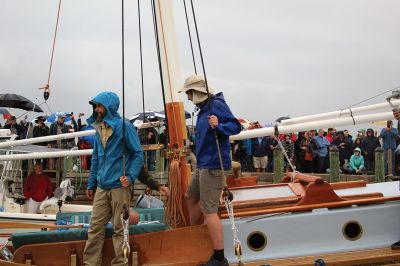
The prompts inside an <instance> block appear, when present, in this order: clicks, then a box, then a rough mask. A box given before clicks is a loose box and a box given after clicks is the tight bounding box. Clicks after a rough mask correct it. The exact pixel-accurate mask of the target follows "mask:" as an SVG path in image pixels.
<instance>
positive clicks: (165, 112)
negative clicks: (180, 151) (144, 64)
mask: <svg viewBox="0 0 400 266" xmlns="http://www.w3.org/2000/svg"><path fill="white" fill-rule="evenodd" d="M151 11H152V14H153V26H154V35H155V41H156V48H157V59H158V70H159V74H160V82H161V90H162V96H163V104H164V114H165V128H166V129H168V116H167V104H166V101H165V89H164V78H163V72H162V66H161V54H160V41H159V39H158V26H157V15H156V7H155V2H154V0H151ZM165 135H166V138H167V143H169V134H165Z"/></svg>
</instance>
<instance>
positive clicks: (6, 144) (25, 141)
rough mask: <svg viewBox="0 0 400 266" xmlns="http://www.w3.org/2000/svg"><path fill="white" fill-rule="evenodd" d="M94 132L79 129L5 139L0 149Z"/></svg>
mask: <svg viewBox="0 0 400 266" xmlns="http://www.w3.org/2000/svg"><path fill="white" fill-rule="evenodd" d="M94 134H96V130H94V129H92V130H85V131H79V132H73V133H64V134H58V135H51V136H45V137H37V138H31V139H21V140H12V141H6V142H2V143H0V149H3V148H9V147H15V146H22V145H28V144H35V143H40V142H49V141H53V140H60V139H73V138H77V137H84V136H90V135H94Z"/></svg>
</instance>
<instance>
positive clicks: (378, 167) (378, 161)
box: [375, 147, 385, 182]
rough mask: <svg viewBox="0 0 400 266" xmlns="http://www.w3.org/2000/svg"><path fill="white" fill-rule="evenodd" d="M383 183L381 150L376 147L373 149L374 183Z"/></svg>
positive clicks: (383, 169) (383, 161)
mask: <svg viewBox="0 0 400 266" xmlns="http://www.w3.org/2000/svg"><path fill="white" fill-rule="evenodd" d="M383 181H385V160H384V156H383V149H382V148H381V147H378V148H376V149H375V182H383Z"/></svg>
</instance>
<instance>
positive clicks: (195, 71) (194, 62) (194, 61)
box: [183, 0, 197, 75]
mask: <svg viewBox="0 0 400 266" xmlns="http://www.w3.org/2000/svg"><path fill="white" fill-rule="evenodd" d="M183 6H184V8H185V16H186V25H187V29H188V33H189V41H190V50H191V51H192V59H193V67H194V73H195V74H196V75H197V69H196V60H195V58H194V51H193V44H192V35H191V34H190V26H189V19H188V14H187V10H186V1H185V0H183ZM192 7H193V5H192Z"/></svg>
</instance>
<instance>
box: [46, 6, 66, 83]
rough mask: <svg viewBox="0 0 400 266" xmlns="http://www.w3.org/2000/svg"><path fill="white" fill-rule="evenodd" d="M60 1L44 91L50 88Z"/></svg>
mask: <svg viewBox="0 0 400 266" xmlns="http://www.w3.org/2000/svg"><path fill="white" fill-rule="evenodd" d="M61 1H62V0H60V1H59V2H58V11H57V21H56V28H55V30H54V37H53V47H52V49H51V58H50V67H49V75H48V77H47V84H46V86H45V88H46V89H49V87H50V79H51V70H52V68H53V59H54V50H55V47H56V39H57V31H58V22H59V20H60V10H61Z"/></svg>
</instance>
